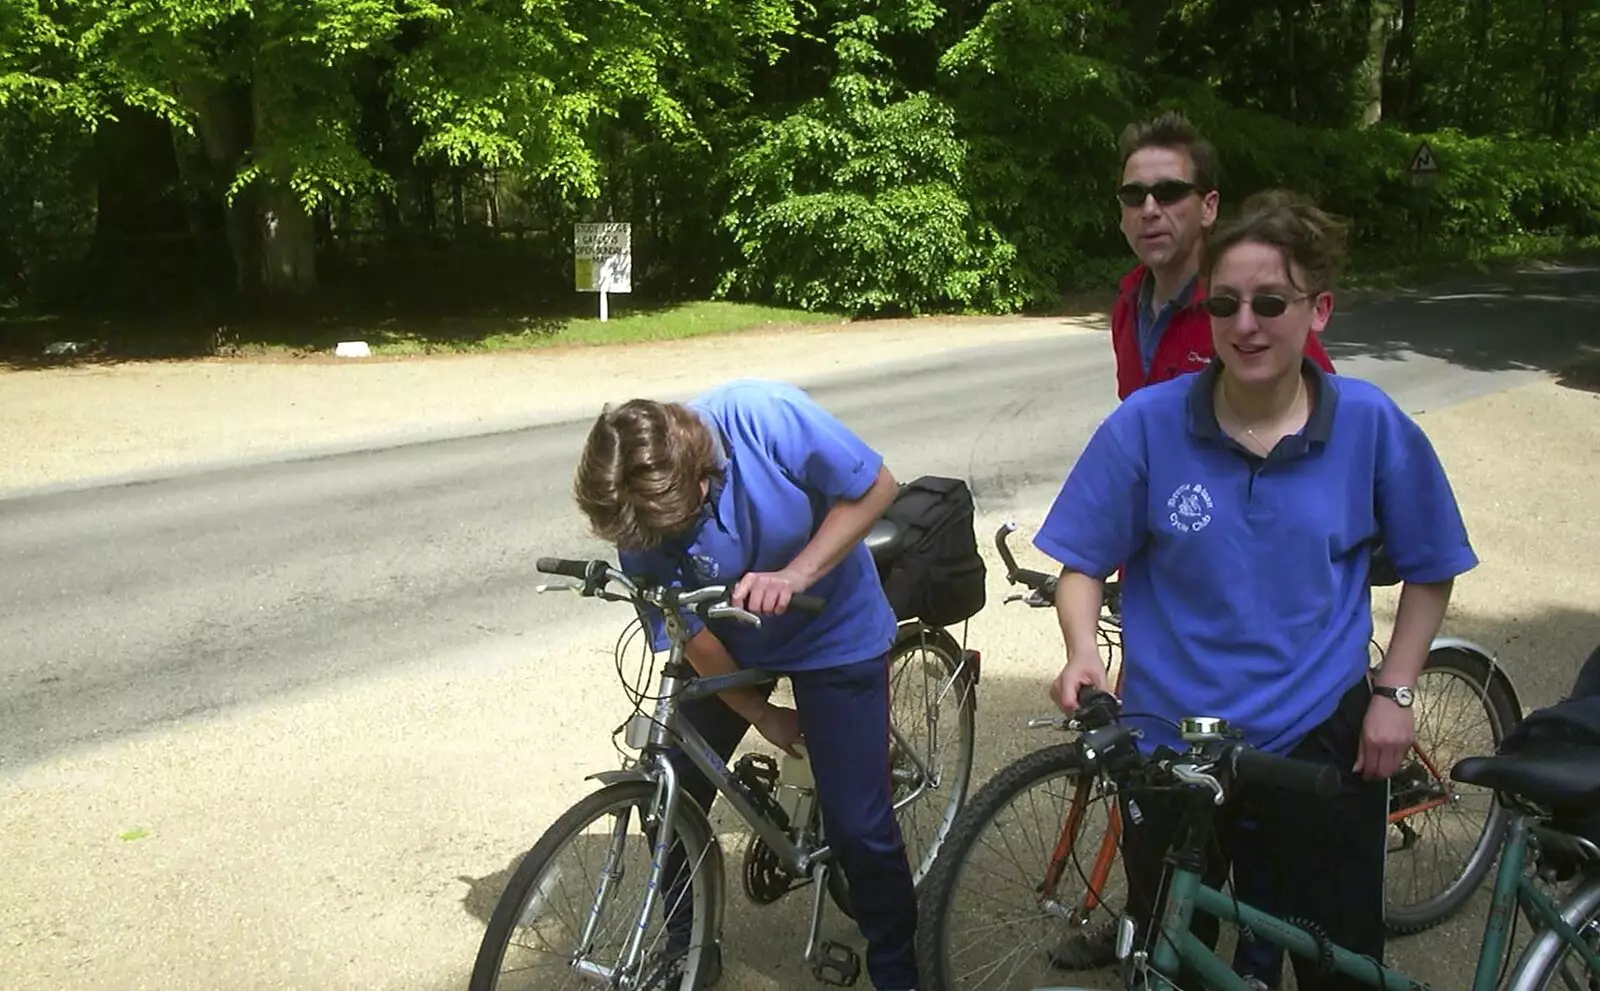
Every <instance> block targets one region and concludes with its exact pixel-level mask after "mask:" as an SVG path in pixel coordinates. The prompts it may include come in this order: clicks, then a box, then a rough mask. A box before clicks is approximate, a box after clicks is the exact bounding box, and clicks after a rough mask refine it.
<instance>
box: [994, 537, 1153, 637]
mask: <svg viewBox="0 0 1600 991" xmlns="http://www.w3.org/2000/svg"><path fill="white" fill-rule="evenodd" d="M1016 529H1017V525H1016V524H1015V523H1010V522H1007V523H1002V524H1000V529H999V530H996V531H995V535H994V547H995V550H996V551H997V552H999V554H1000V561H1001V563H1002V564H1004V565H1005V566H1006V581H1008V582H1010V583H1011V584H1013V585H1022V586H1025V587H1026V588H1027V589H1028V590H1029V594H1028V595H1026V596H1018V597H1017V598H1022V599H1024V601H1026V602H1027V603H1028V605H1030V606H1034V607H1036V608H1043V607H1045V606H1053V605H1055V601H1056V585H1057V584H1058V583H1059V582H1060V580H1061V579H1060V576H1059V575H1049V574H1045V573H1044V572H1043V571H1034V570H1033V569H1032V568H1019V567H1017V559H1016V558H1015V557H1013V556H1012V555H1011V548H1010V547H1008V546H1006V538H1007V537H1009V536H1011V534H1013V533H1015V532H1016ZM1100 595H1101V604H1102V605H1104V606H1105V608H1106V609H1107V610H1108V611H1109V612H1110V613H1111V614H1112V615H1113V616H1116V615H1118V614H1120V613H1121V611H1122V586H1121V585H1120V584H1119V583H1118V582H1117V580H1116V579H1115V578H1107V579H1106V580H1105V581H1104V582H1103V583H1101V589H1100Z"/></svg>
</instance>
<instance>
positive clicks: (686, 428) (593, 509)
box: [572, 399, 721, 550]
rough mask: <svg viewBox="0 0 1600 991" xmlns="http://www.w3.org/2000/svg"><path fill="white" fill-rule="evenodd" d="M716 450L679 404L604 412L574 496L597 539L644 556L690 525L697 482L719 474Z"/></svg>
mask: <svg viewBox="0 0 1600 991" xmlns="http://www.w3.org/2000/svg"><path fill="white" fill-rule="evenodd" d="M717 451H718V447H717V442H716V438H715V437H713V436H712V433H711V430H710V429H709V428H708V427H707V426H706V424H705V422H704V421H702V420H701V419H700V417H699V416H698V415H697V414H696V413H695V412H694V411H693V410H691V409H689V408H688V407H687V406H684V405H683V404H681V403H662V402H656V401H654V400H650V399H632V400H629V401H628V402H625V403H623V404H622V405H621V406H618V407H615V408H612V407H611V406H607V407H606V408H605V409H604V410H602V411H601V413H600V416H599V417H598V418H597V419H596V420H595V423H594V426H593V427H592V428H590V430H589V437H588V439H587V440H586V441H585V442H584V445H583V454H582V456H581V457H580V458H579V459H578V469H577V472H576V475H575V477H574V479H573V487H572V491H573V496H574V498H576V499H577V502H578V507H579V508H580V509H582V510H583V514H584V515H585V516H586V517H588V519H589V526H590V529H591V530H592V531H593V532H594V534H595V536H597V537H599V538H601V539H602V540H607V541H610V542H611V543H613V544H616V545H617V546H618V547H620V548H623V549H626V550H649V549H651V548H653V547H656V546H658V545H659V544H660V543H661V542H662V541H663V540H666V539H667V538H669V537H674V536H677V535H679V534H681V533H683V532H684V531H685V530H686V529H688V528H689V526H690V525H691V524H693V523H694V519H695V516H696V514H698V513H699V511H700V506H701V504H702V503H703V502H704V495H703V494H702V492H701V487H700V483H701V482H702V481H706V480H708V479H712V478H716V477H718V476H720V474H721V464H720V459H719V457H718V453H717Z"/></svg>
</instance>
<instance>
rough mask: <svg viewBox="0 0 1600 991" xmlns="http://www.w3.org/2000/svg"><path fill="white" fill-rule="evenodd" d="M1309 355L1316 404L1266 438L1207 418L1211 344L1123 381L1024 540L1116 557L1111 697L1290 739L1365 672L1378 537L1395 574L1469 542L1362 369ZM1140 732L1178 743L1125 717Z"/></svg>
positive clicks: (1467, 547) (1459, 564)
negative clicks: (1170, 368) (1116, 679)
mask: <svg viewBox="0 0 1600 991" xmlns="http://www.w3.org/2000/svg"><path fill="white" fill-rule="evenodd" d="M1303 368H1304V370H1305V373H1306V375H1307V378H1308V380H1309V384H1310V387H1311V396H1312V398H1313V401H1314V407H1313V409H1312V412H1311V415H1310V417H1309V419H1308V422H1307V423H1306V426H1305V428H1304V429H1303V430H1302V431H1301V432H1300V433H1298V434H1294V435H1291V436H1288V437H1285V438H1283V440H1282V441H1280V442H1279V443H1278V445H1277V447H1276V448H1274V449H1273V451H1272V454H1271V456H1270V457H1265V458H1263V457H1259V456H1257V455H1256V454H1254V453H1252V452H1250V451H1248V450H1246V449H1245V448H1244V447H1242V446H1240V445H1239V444H1237V443H1235V442H1234V441H1233V440H1232V439H1231V438H1229V437H1228V436H1227V435H1226V434H1224V433H1223V432H1222V431H1221V430H1220V429H1219V427H1218V425H1217V419H1216V413H1215V410H1214V407H1213V405H1212V394H1213V389H1214V386H1215V384H1216V380H1217V375H1218V374H1219V372H1220V369H1221V362H1220V359H1214V360H1213V361H1212V363H1211V365H1209V366H1208V367H1207V368H1206V369H1205V370H1204V371H1202V372H1198V373H1191V374H1189V375H1184V376H1181V377H1179V378H1176V379H1171V380H1169V381H1166V382H1162V383H1158V384H1156V385H1152V386H1147V387H1146V388H1144V389H1141V390H1140V391H1138V392H1136V393H1134V394H1133V395H1131V396H1130V397H1128V399H1126V400H1125V401H1124V402H1123V403H1122V404H1121V405H1120V406H1118V407H1117V408H1116V409H1115V410H1114V411H1113V412H1112V413H1111V415H1110V416H1109V417H1107V418H1106V420H1105V422H1103V423H1102V424H1101V425H1100V427H1099V428H1098V429H1097V430H1096V431H1095V433H1094V435H1093V437H1091V438H1090V440H1089V443H1088V445H1087V446H1086V447H1085V448H1084V450H1083V453H1082V454H1081V455H1080V456H1079V458H1078V461H1077V463H1076V464H1075V465H1074V466H1073V468H1072V471H1071V472H1070V473H1069V474H1068V476H1067V479H1066V481H1065V483H1064V484H1063V485H1062V488H1061V491H1060V492H1059V494H1058V495H1057V497H1056V500H1055V503H1054V504H1053V505H1052V506H1051V508H1050V511H1049V513H1048V514H1047V516H1046V517H1045V520H1044V523H1043V525H1042V526H1041V528H1040V530H1039V532H1038V534H1037V535H1036V536H1035V538H1034V545H1035V546H1036V547H1038V548H1039V549H1040V550H1041V551H1043V552H1045V553H1046V554H1049V555H1050V556H1051V557H1052V558H1054V559H1055V560H1057V561H1059V562H1060V563H1061V564H1062V565H1063V566H1065V567H1067V568H1070V569H1072V570H1074V571H1078V572H1082V573H1084V574H1087V575H1090V576H1093V577H1096V578H1104V577H1106V576H1107V575H1109V574H1110V573H1111V572H1112V571H1113V570H1115V569H1116V567H1117V566H1118V565H1119V564H1122V565H1124V567H1123V577H1122V585H1123V592H1122V624H1123V650H1124V656H1125V659H1126V660H1125V666H1124V671H1123V675H1122V679H1123V680H1122V691H1123V707H1124V710H1125V711H1126V712H1128V713H1129V715H1130V716H1132V715H1133V714H1134V713H1141V712H1142V713H1152V714H1155V715H1158V716H1162V717H1165V718H1167V719H1171V720H1174V721H1177V720H1179V719H1181V718H1182V717H1184V716H1220V717H1222V718H1224V719H1227V720H1228V721H1229V722H1230V723H1231V724H1233V725H1234V726H1235V727H1236V728H1239V729H1242V730H1243V732H1244V737H1245V739H1246V740H1247V741H1248V742H1249V743H1250V744H1252V745H1253V746H1257V747H1261V748H1263V749H1267V750H1271V751H1275V752H1279V753H1284V752H1287V751H1289V750H1290V749H1292V748H1293V747H1294V745H1295V744H1296V743H1298V742H1299V741H1300V740H1301V739H1302V738H1303V737H1304V736H1305V735H1306V734H1307V733H1308V732H1309V731H1311V730H1312V729H1313V728H1315V727H1316V726H1317V725H1319V724H1320V723H1322V722H1323V721H1324V720H1326V719H1327V718H1328V717H1329V716H1330V715H1332V714H1333V711H1334V709H1335V707H1336V706H1337V704H1338V701H1339V698H1340V696H1341V695H1343V694H1344V692H1346V691H1347V690H1348V689H1350V688H1351V687H1352V686H1354V685H1355V683H1356V682H1357V680H1358V679H1360V678H1361V677H1363V676H1364V674H1365V673H1366V671H1367V668H1368V654H1367V644H1368V641H1369V640H1370V638H1371V636H1372V599H1371V592H1370V588H1369V586H1368V582H1367V576H1368V567H1369V562H1370V558H1371V551H1372V547H1373V546H1374V544H1376V543H1380V542H1381V543H1382V544H1384V545H1385V547H1386V549H1387V552H1388V553H1389V555H1390V556H1391V558H1392V559H1393V562H1394V566H1395V568H1396V569H1397V570H1398V572H1399V574H1400V577H1401V578H1402V579H1403V580H1405V581H1412V582H1436V581H1443V580H1446V579H1449V578H1453V577H1455V576H1456V575H1459V574H1462V573H1464V572H1466V571H1468V570H1470V569H1471V568H1473V567H1474V566H1476V564H1477V562H1478V558H1477V555H1476V554H1475V553H1474V552H1473V550H1472V546H1471V544H1470V543H1469V541H1468V539H1467V532H1466V527H1465V525H1464V524H1463V522H1462V518H1461V512H1460V510H1459V508H1458V507H1457V505H1456V500H1455V496H1454V494H1453V492H1452V491H1451V488H1450V483H1449V481H1448V479H1447V478H1446V477H1445V474H1444V470H1443V468H1442V466H1441V465H1440V463H1439V459H1438V457H1437V456H1436V455H1435V453H1434V450H1433V447H1432V445H1431V444H1430V443H1429V442H1428V439H1427V437H1426V436H1425V435H1424V434H1423V432H1422V430H1421V428H1419V427H1418V426H1417V424H1416V423H1415V422H1414V421H1413V420H1412V419H1411V418H1410V417H1408V416H1406V415H1405V413H1404V412H1403V411H1401V410H1400V408H1399V407H1398V406H1396V405H1395V403H1394V401H1393V400H1392V399H1390V398H1389V397H1388V396H1387V395H1385V394H1384V393H1383V392H1382V391H1381V390H1379V389H1378V388H1377V387H1376V386H1374V385H1372V384H1370V383H1368V382H1364V381H1361V380H1359V379H1352V378H1347V377H1343V376H1337V375H1329V374H1327V373H1325V372H1323V371H1322V369H1320V368H1319V367H1317V365H1316V363H1315V362H1312V361H1310V360H1309V359H1308V360H1305V361H1304V363H1303ZM1137 725H1138V727H1139V729H1140V730H1142V731H1143V733H1144V738H1143V740H1142V741H1141V746H1142V747H1144V748H1153V747H1155V746H1156V745H1158V744H1166V745H1168V746H1171V747H1174V748H1177V749H1182V748H1183V747H1184V746H1185V744H1184V743H1183V742H1182V741H1181V740H1180V739H1179V737H1178V734H1177V730H1176V729H1175V728H1173V727H1171V726H1168V725H1166V724H1163V723H1160V722H1158V721H1157V720H1155V719H1145V720H1139V721H1138V723H1137Z"/></svg>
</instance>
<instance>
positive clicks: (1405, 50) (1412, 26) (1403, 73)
mask: <svg viewBox="0 0 1600 991" xmlns="http://www.w3.org/2000/svg"><path fill="white" fill-rule="evenodd" d="M1394 41H1395V43H1394V44H1393V45H1392V46H1390V49H1391V50H1392V51H1393V53H1394V54H1393V58H1391V59H1390V60H1389V65H1388V69H1387V70H1386V71H1385V72H1384V77H1383V83H1384V87H1385V90H1386V92H1385V94H1384V101H1383V102H1384V107H1385V108H1386V110H1387V113H1388V115H1389V119H1390V120H1392V121H1397V122H1399V123H1401V124H1402V125H1405V126H1410V125H1411V116H1412V110H1413V107H1412V92H1411V71H1412V55H1413V54H1414V53H1415V52H1416V43H1417V0H1400V30H1399V32H1398V34H1397V35H1396V36H1395V39H1394Z"/></svg>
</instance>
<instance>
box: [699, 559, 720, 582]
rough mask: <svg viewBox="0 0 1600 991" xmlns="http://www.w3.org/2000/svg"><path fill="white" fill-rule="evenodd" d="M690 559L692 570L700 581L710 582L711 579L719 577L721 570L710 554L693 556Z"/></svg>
mask: <svg viewBox="0 0 1600 991" xmlns="http://www.w3.org/2000/svg"><path fill="white" fill-rule="evenodd" d="M692 557H693V560H694V570H695V572H696V573H697V574H698V575H699V576H700V580H701V581H711V580H712V579H713V578H718V577H721V575H722V568H721V567H719V566H718V565H717V559H716V558H714V557H712V556H711V555H710V554H695V555H693V556H692Z"/></svg>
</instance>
